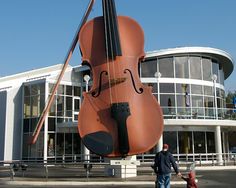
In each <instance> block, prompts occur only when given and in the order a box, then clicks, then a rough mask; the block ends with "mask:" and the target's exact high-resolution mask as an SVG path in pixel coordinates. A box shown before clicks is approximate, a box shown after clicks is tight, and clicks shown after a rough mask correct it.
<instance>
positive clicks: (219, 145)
mask: <svg viewBox="0 0 236 188" xmlns="http://www.w3.org/2000/svg"><path fill="white" fill-rule="evenodd" d="M212 80H213V86H214V98H215V99H214V103H215V117H216V121H217V120H218V109H217V98H216V97H217V96H216V80H217V75H216V74H213V75H212ZM215 145H216V155H217V162H218V163H219V165H222V164H223V156H222V141H221V128H220V126H219V125H217V126H216V130H215Z"/></svg>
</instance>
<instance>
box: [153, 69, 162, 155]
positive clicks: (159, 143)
mask: <svg viewBox="0 0 236 188" xmlns="http://www.w3.org/2000/svg"><path fill="white" fill-rule="evenodd" d="M154 76H155V77H156V78H157V90H158V95H157V100H158V103H159V104H160V78H161V73H160V72H156V73H155V75H154ZM162 146H163V135H161V137H160V139H159V141H158V144H157V146H156V150H157V152H159V151H161V150H162Z"/></svg>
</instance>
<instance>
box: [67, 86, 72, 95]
mask: <svg viewBox="0 0 236 188" xmlns="http://www.w3.org/2000/svg"><path fill="white" fill-rule="evenodd" d="M66 95H72V86H66Z"/></svg>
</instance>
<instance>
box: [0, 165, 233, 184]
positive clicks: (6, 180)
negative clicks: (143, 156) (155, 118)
mask: <svg viewBox="0 0 236 188" xmlns="http://www.w3.org/2000/svg"><path fill="white" fill-rule="evenodd" d="M226 169H227V170H236V166H203V167H196V169H195V170H196V179H198V171H201V170H202V171H207V170H210V171H212V170H226ZM180 170H182V169H181V168H180ZM155 179H156V176H155V175H139V176H137V177H132V178H126V179H125V178H124V179H121V178H115V177H89V178H78V179H77V178H69V177H60V178H48V179H46V178H30V177H14V180H10V177H1V178H0V183H3V184H5V185H6V186H7V185H18V186H22V187H24V186H59V185H60V186H92V187H93V186H96V185H97V186H107V185H110V186H112V185H116V186H134V185H139V186H142V185H143V186H144V185H145V186H147V185H150V186H154V184H155ZM180 184H183V185H184V184H186V183H185V181H183V180H182V179H181V178H179V177H177V176H176V175H172V177H171V185H180Z"/></svg>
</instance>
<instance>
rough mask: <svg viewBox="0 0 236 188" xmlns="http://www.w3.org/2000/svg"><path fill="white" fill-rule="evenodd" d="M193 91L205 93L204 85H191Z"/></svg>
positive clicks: (194, 92)
mask: <svg viewBox="0 0 236 188" xmlns="http://www.w3.org/2000/svg"><path fill="white" fill-rule="evenodd" d="M191 93H192V94H200V95H202V94H203V92H202V86H201V85H191Z"/></svg>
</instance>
